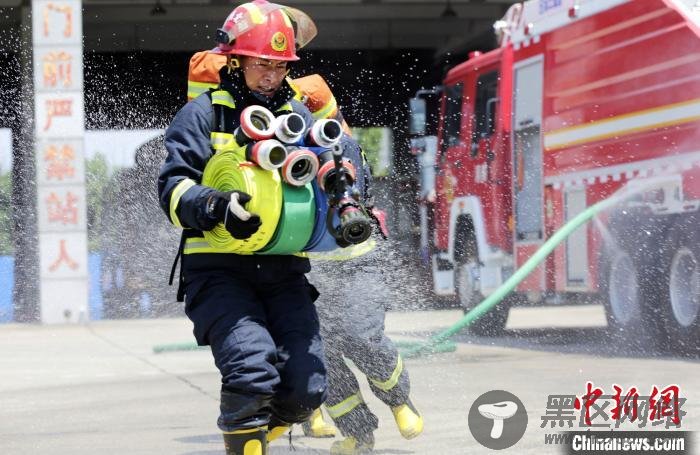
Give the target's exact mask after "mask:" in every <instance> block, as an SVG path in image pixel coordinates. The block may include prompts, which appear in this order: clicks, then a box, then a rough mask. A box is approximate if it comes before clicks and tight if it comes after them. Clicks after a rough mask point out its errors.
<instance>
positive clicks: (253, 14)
mask: <svg viewBox="0 0 700 455" xmlns="http://www.w3.org/2000/svg"><path fill="white" fill-rule="evenodd" d="M240 6H241V8H244V9H245V10H247V11H248V14H250V20H251V21H253V23H254V24H262V23H263V22H265V15H264V14H263V12H262V11H260V8H258V7H257V6H256V5H254V4H253V3H244V4H242V5H240Z"/></svg>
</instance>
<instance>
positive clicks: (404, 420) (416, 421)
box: [391, 400, 423, 439]
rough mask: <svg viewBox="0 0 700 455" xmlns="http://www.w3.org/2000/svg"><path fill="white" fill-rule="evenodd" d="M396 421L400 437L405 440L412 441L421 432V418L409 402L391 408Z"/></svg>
mask: <svg viewBox="0 0 700 455" xmlns="http://www.w3.org/2000/svg"><path fill="white" fill-rule="evenodd" d="M391 412H392V414H394V420H396V426H397V427H399V431H400V432H401V436H403V437H404V438H406V439H412V438H415V437H416V436H418V435H419V434H421V433H422V432H423V417H421V415H420V413H419V412H418V410H417V409H416V407H415V406H413V403H411V400H408V401H406V403H404V404H402V405H399V406H395V407H392V408H391Z"/></svg>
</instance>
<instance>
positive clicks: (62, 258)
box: [49, 239, 78, 272]
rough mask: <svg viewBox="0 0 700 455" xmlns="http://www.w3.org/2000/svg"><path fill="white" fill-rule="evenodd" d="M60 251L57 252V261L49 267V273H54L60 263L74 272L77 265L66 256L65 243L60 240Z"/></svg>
mask: <svg viewBox="0 0 700 455" xmlns="http://www.w3.org/2000/svg"><path fill="white" fill-rule="evenodd" d="M60 248H61V251H60V252H59V256H58V259H56V260H55V261H54V262H53V264H51V265H50V266H49V272H55V271H56V270H57V269H58V267H60V265H61V264H62V263H64V262H65V263H66V265H67V266H68V267H70V268H71V269H73V270H75V269H77V268H78V263H77V262H75V261H74V260H73V259H71V258H70V256H68V251H66V241H65V240H63V239H62V240H61V247H60Z"/></svg>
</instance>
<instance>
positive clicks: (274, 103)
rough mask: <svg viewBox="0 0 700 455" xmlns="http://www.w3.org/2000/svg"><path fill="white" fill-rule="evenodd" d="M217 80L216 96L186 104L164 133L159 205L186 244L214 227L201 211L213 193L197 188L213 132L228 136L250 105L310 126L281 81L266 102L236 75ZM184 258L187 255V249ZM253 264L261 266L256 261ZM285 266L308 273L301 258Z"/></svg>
mask: <svg viewBox="0 0 700 455" xmlns="http://www.w3.org/2000/svg"><path fill="white" fill-rule="evenodd" d="M220 75H221V85H220V89H221V90H220V91H216V92H207V93H204V94H202V95H200V96H198V97H197V98H195V99H194V100H192V101H190V102H189V103H187V104H186V105H185V106H184V107H183V108H182V109H181V110H180V111H179V112H178V113H177V115H176V116H175V118H174V119H173V121H172V123H171V124H170V126H169V127H168V129H167V130H166V132H165V147H166V149H167V151H168V155H167V158H166V160H165V162H164V164H163V166H162V167H161V170H160V175H159V178H158V193H159V198H160V205H161V207H162V209H163V210H164V211H165V213H166V214H167V215H168V218H169V219H170V221H171V222H172V223H173V224H174V225H175V226H178V227H182V228H184V233H185V234H184V236H185V238H186V239H191V240H193V239H198V238H201V239H202V241H204V237H203V234H202V231H207V230H211V229H213V228H214V227H215V226H216V224H217V223H218V222H219V220H216V219H214V218H212V217H210V216H209V215H207V211H206V202H207V198H208V197H209V195H210V194H211V193H212V192H213V191H216V190H214V189H213V188H209V187H205V186H203V185H201V184H200V182H201V179H202V174H203V172H204V168H205V167H206V165H207V162H208V161H209V159H210V158H211V156H212V155H213V153H214V150H213V148H212V139H213V138H212V132H223V133H233V132H234V130H235V129H236V128H237V127H238V126H239V124H240V113H241V111H242V110H243V108H245V107H247V106H250V105H261V106H264V107H266V108H268V109H269V110H270V111H272V112H273V113H275V114H276V115H279V114H282V113H287V112H291V111H294V112H296V113H298V114H300V115H301V116H302V117H303V118H304V121H305V122H306V124H307V125H311V124H312V123H313V117H312V115H311V112H310V111H309V110H308V109H307V108H306V107H305V106H304V105H303V104H302V103H301V102H300V101H298V100H295V99H293V98H294V95H295V92H294V90H293V89H292V88H291V86H290V85H289V84H288V83H287V82H286V81H285V82H283V85H282V87H281V88H280V90H278V91H277V93H276V94H275V95H274V96H273V97H271V98H267V97H263V96H260V95H257V94H254V93H253V92H252V91H251V90H250V89H248V88H247V86H246V85H245V81H244V80H243V75H242V73H241V72H240V71H232V72H229V71H228V69H227V67H224V68H222V69H221V73H220ZM215 111H216V112H215ZM184 252H185V254H186V255H187V249H185V251H184ZM231 254H233V253H230V254H226V253H223V254H222V253H219V252H216V251H207V252H200V253H196V254H194V253H193V254H189V257H188V258H187V260H186V261H185V262H186V264H183V265H188V264H189V265H192V266H194V267H198V265H201V266H205V265H208V266H216V265H228V264H230V261H231V256H230V255H231ZM236 256H237V259H236V260H237V261H243V262H255V260H253V257H251V256H244V255H236ZM278 259H279V258H278ZM257 260H258V261H260V260H261V259H260V257H259V256H258V257H257ZM285 261H289V262H290V266H292V267H293V268H294V269H299V271H300V272H303V273H305V272H306V271H308V269H309V265H308V260H307V259H305V258H297V257H293V256H289V257H288V258H285Z"/></svg>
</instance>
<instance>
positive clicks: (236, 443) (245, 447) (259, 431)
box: [224, 427, 267, 455]
mask: <svg viewBox="0 0 700 455" xmlns="http://www.w3.org/2000/svg"><path fill="white" fill-rule="evenodd" d="M224 445H225V446H226V455H267V427H257V428H248V429H245V430H235V431H231V432H226V433H224Z"/></svg>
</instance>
